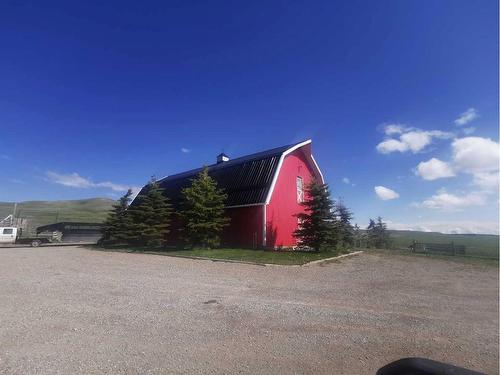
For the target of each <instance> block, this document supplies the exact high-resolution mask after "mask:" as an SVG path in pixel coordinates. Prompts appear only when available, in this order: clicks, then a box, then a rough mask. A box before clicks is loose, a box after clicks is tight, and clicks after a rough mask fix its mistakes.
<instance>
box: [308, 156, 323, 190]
mask: <svg viewBox="0 0 500 375" xmlns="http://www.w3.org/2000/svg"><path fill="white" fill-rule="evenodd" d="M311 159H312V161H313V162H314V165H315V166H316V169H317V170H318V172H319V175H320V176H321V182H322V183H323V184H324V183H325V178H324V177H323V172H321V169H319V165H318V163H316V159H314V156H313V154H311Z"/></svg>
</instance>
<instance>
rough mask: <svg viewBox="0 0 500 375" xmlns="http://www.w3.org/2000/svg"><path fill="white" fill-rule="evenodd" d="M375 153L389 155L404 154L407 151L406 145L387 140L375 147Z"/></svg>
mask: <svg viewBox="0 0 500 375" xmlns="http://www.w3.org/2000/svg"><path fill="white" fill-rule="evenodd" d="M377 151H378V152H380V153H381V154H390V153H391V152H395V151H399V152H405V151H408V145H407V144H405V143H403V142H401V141H398V140H396V139H387V140H385V141H382V142H380V143H379V144H378V145H377Z"/></svg>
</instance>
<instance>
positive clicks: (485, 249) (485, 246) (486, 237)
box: [390, 230, 499, 258]
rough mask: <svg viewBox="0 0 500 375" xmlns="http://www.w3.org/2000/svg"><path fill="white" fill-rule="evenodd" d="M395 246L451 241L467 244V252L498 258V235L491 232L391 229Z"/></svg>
mask: <svg viewBox="0 0 500 375" xmlns="http://www.w3.org/2000/svg"><path fill="white" fill-rule="evenodd" d="M390 232H391V237H392V239H393V247H395V248H408V246H410V245H411V244H412V242H413V241H414V240H415V241H417V242H430V243H450V242H452V241H453V242H454V243H455V244H456V245H465V247H466V249H465V253H466V254H467V255H471V256H482V257H492V258H498V248H499V246H498V241H499V237H498V236H497V235H490V234H443V233H435V232H413V231H405V230H391V231H390Z"/></svg>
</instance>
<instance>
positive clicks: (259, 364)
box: [0, 247, 499, 374]
mask: <svg viewBox="0 0 500 375" xmlns="http://www.w3.org/2000/svg"><path fill="white" fill-rule="evenodd" d="M498 329H499V325H498V269H497V268H496V267H488V266H477V265H470V264H461V263H456V262H449V261H443V260H436V259H428V258H422V257H411V256H386V255H385V256H384V255H367V254H363V255H361V256H357V257H353V258H349V259H345V260H343V261H342V262H339V263H332V264H328V265H324V266H309V267H261V266H254V265H247V264H233V263H214V262H210V261H197V260H190V259H180V258H171V257H165V256H155V255H144V254H126V253H112V252H109V253H108V252H99V251H94V250H87V249H84V248H78V247H44V248H37V249H32V248H24V249H0V373H2V374H3V373H5V374H48V373H50V374H70V373H80V374H100V373H113V374H114V373H120V374H135V373H142V374H143V373H151V374H155V373H185V374H188V373H189V374H193V373H195V374H196V373H198V374H202V373H203V374H206V373H212V374H219V373H227V374H232V373H245V374H256V373H259V374H260V373H264V374H266V373H268V374H276V373H283V374H290V373H311V374H313V373H314V374H320V373H324V374H374V373H375V371H376V369H377V368H379V367H381V366H383V365H384V364H386V363H388V362H390V361H393V360H396V359H398V358H402V357H408V356H421V357H428V358H433V359H436V360H440V361H447V362H451V363H453V364H455V365H459V366H464V367H468V368H471V369H475V370H479V371H483V372H487V373H496V372H497V368H498Z"/></svg>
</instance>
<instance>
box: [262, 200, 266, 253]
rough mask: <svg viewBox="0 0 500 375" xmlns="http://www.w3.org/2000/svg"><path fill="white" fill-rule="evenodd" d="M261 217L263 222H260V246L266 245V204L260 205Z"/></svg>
mask: <svg viewBox="0 0 500 375" xmlns="http://www.w3.org/2000/svg"><path fill="white" fill-rule="evenodd" d="M262 217H263V219H264V222H263V223H262V224H263V225H262V246H263V247H266V245H267V205H266V204H264V205H263V206H262Z"/></svg>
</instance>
